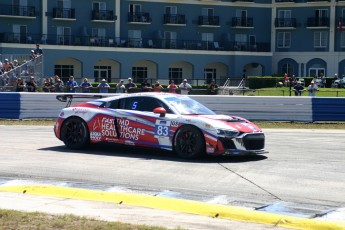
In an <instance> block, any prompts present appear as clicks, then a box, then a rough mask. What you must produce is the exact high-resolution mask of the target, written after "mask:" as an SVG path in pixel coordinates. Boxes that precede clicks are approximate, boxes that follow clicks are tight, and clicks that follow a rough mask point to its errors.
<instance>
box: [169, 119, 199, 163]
mask: <svg viewBox="0 0 345 230" xmlns="http://www.w3.org/2000/svg"><path fill="white" fill-rule="evenodd" d="M174 150H175V152H176V153H177V154H178V155H179V156H180V157H182V158H185V159H193V158H197V157H200V156H202V155H204V154H205V139H204V136H203V135H202V133H201V131H200V130H199V129H198V128H197V127H195V126H191V125H186V126H183V127H181V128H180V129H179V130H178V131H177V133H176V136H175V139H174Z"/></svg>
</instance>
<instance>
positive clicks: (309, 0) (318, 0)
mask: <svg viewBox="0 0 345 230" xmlns="http://www.w3.org/2000/svg"><path fill="white" fill-rule="evenodd" d="M307 2H309V3H313V2H330V0H307Z"/></svg>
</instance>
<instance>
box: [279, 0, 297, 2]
mask: <svg viewBox="0 0 345 230" xmlns="http://www.w3.org/2000/svg"><path fill="white" fill-rule="evenodd" d="M275 1H276V2H296V0H275Z"/></svg>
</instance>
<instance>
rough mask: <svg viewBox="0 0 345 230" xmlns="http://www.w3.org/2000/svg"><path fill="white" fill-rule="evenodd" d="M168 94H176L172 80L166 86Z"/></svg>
mask: <svg viewBox="0 0 345 230" xmlns="http://www.w3.org/2000/svg"><path fill="white" fill-rule="evenodd" d="M168 89H169V93H176V89H177V85H175V82H174V80H171V81H170V84H169V85H168Z"/></svg>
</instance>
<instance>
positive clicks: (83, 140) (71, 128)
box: [61, 117, 90, 149]
mask: <svg viewBox="0 0 345 230" xmlns="http://www.w3.org/2000/svg"><path fill="white" fill-rule="evenodd" d="M61 140H62V141H63V142H64V144H65V145H66V146H67V147H68V148H70V149H82V148H85V147H86V146H87V145H88V144H89V143H90V133H89V129H88V127H87V124H86V123H85V122H84V121H83V120H82V119H80V118H77V117H72V118H69V119H67V120H66V121H65V122H64V123H63V125H62V128H61Z"/></svg>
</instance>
